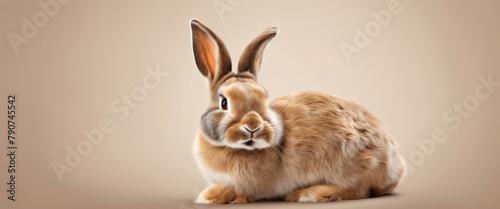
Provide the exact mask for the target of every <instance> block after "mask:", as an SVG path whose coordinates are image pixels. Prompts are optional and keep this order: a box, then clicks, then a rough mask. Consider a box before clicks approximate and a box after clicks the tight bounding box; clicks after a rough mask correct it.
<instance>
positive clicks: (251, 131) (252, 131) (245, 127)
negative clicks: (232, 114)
mask: <svg viewBox="0 0 500 209" xmlns="http://www.w3.org/2000/svg"><path fill="white" fill-rule="evenodd" d="M260 127H262V126H259V127H257V128H256V129H253V130H250V129H249V128H248V127H247V126H243V128H244V129H245V130H247V131H248V132H250V133H251V134H253V133H255V132H257V131H258V130H259V129H260Z"/></svg>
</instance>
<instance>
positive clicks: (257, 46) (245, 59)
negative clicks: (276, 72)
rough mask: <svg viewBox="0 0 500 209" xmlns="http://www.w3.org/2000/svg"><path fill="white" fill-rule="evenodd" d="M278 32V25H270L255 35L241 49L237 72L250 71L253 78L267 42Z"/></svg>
mask: <svg viewBox="0 0 500 209" xmlns="http://www.w3.org/2000/svg"><path fill="white" fill-rule="evenodd" d="M277 33H278V27H276V26H270V27H267V28H266V29H264V31H263V32H262V33H261V34H260V35H259V36H257V37H256V38H255V39H254V40H253V41H252V42H251V43H250V44H249V45H248V46H247V48H245V50H243V53H242V54H241V57H240V61H239V63H238V73H242V72H250V73H252V74H253V75H254V76H255V78H257V73H258V72H259V69H260V64H261V63H262V55H263V54H264V49H265V48H266V46H267V43H269V41H271V39H273V38H274V37H275V36H276V34H277Z"/></svg>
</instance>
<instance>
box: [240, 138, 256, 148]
mask: <svg viewBox="0 0 500 209" xmlns="http://www.w3.org/2000/svg"><path fill="white" fill-rule="evenodd" d="M254 143H255V141H254V140H253V139H250V140H248V141H246V142H245V143H243V144H245V145H247V146H249V147H251V146H252V145H253V144H254Z"/></svg>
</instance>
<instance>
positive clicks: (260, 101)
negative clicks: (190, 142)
mask: <svg viewBox="0 0 500 209" xmlns="http://www.w3.org/2000/svg"><path fill="white" fill-rule="evenodd" d="M191 32H192V46H193V53H194V58H195V62H196V66H197V68H198V70H199V71H200V73H201V74H202V75H203V76H204V77H205V78H206V80H207V81H208V86H209V89H210V103H209V106H208V109H207V111H206V112H205V113H204V114H203V115H202V117H201V121H200V128H199V130H198V132H197V134H196V139H195V142H194V148H193V152H194V156H195V160H196V162H197V165H198V167H199V169H200V171H201V173H202V175H203V177H204V178H205V180H206V181H207V182H208V183H209V185H210V186H209V187H207V188H206V189H204V190H203V191H202V192H201V193H200V194H199V196H198V197H197V199H196V200H195V203H201V204H225V203H249V202H254V201H258V200H284V201H290V202H331V201H338V200H351V199H361V198H368V197H376V196H381V195H384V194H388V193H390V192H391V191H393V190H394V188H395V187H396V186H397V185H398V184H399V182H400V181H401V179H402V177H403V176H404V174H405V171H406V169H405V167H406V166H405V161H404V159H403V158H402V156H401V155H400V154H399V151H398V145H397V144H396V142H395V140H394V139H393V137H392V136H391V135H390V134H389V133H388V131H387V130H386V128H385V127H384V125H383V124H382V123H381V121H380V120H378V119H377V118H376V117H375V116H373V114H372V113H370V112H369V111H368V110H367V109H365V108H364V107H362V106H360V105H359V104H357V103H354V102H352V101H349V100H347V99H344V98H341V97H338V96H332V95H329V94H326V93H321V92H316V91H300V92H296V93H292V94H288V95H285V96H281V97H277V98H275V99H272V100H270V101H268V100H267V92H266V90H265V89H264V88H263V87H262V86H261V85H259V83H257V75H258V73H259V70H260V66H261V62H262V55H263V52H264V48H265V47H266V45H267V44H268V43H269V41H270V40H271V39H273V38H274V37H275V36H276V34H277V32H278V28H277V27H267V28H266V29H265V30H264V31H263V32H262V33H261V34H260V35H258V36H257V37H256V38H255V39H254V40H253V41H252V42H251V43H250V44H249V45H248V46H247V47H246V48H245V49H244V51H243V53H242V56H241V57H240V60H239V63H238V71H237V72H232V71H231V58H230V56H229V54H228V51H227V49H226V47H225V45H224V43H223V42H222V41H221V39H219V37H218V36H217V35H216V34H215V33H214V32H212V30H210V28H208V27H207V26H205V25H204V24H202V23H201V22H200V21H198V20H197V19H192V20H191Z"/></svg>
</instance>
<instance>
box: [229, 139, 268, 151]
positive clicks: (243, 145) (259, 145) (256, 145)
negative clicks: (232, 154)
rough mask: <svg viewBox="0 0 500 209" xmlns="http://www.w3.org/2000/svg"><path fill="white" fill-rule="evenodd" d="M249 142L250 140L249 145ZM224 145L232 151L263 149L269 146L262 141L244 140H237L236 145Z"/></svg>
mask: <svg viewBox="0 0 500 209" xmlns="http://www.w3.org/2000/svg"><path fill="white" fill-rule="evenodd" d="M250 140H252V142H251V144H249V143H248V142H249V141H250ZM224 144H225V145H226V146H227V147H231V148H234V149H245V150H254V149H264V148H267V147H270V146H271V145H270V144H269V143H267V142H266V141H265V140H263V139H246V140H239V141H238V142H236V143H230V142H225V143H224Z"/></svg>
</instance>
